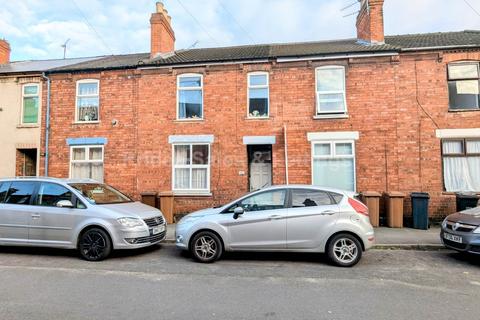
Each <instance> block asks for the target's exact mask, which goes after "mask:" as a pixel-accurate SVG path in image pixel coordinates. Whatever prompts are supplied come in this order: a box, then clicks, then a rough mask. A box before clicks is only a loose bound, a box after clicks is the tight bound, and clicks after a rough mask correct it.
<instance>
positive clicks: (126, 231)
mask: <svg viewBox="0 0 480 320" xmlns="http://www.w3.org/2000/svg"><path fill="white" fill-rule="evenodd" d="M166 231H167V229H166V222H165V219H164V217H163V215H162V213H161V212H160V211H159V210H157V209H155V208H152V207H150V206H147V205H145V204H142V203H139V202H134V201H133V200H131V199H130V198H128V197H127V196H126V195H124V194H122V193H121V192H119V191H117V190H115V189H114V188H112V187H110V186H108V185H106V184H102V183H98V182H95V181H92V180H66V179H55V178H16V179H0V245H14V246H17V245H18V246H43V247H56V248H66V249H78V250H79V252H80V254H81V256H82V257H83V258H84V259H86V260H89V261H99V260H102V259H105V258H106V257H107V256H108V255H109V254H110V253H111V252H112V250H113V249H135V248H142V247H147V246H151V245H154V244H157V243H159V242H161V241H162V240H164V239H165V236H166Z"/></svg>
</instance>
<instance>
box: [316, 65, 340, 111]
mask: <svg viewBox="0 0 480 320" xmlns="http://www.w3.org/2000/svg"><path fill="white" fill-rule="evenodd" d="M330 69H333V70H335V69H338V70H342V72H343V91H318V73H319V71H320V70H330ZM346 77H347V74H346V68H345V67H344V66H338V65H329V66H321V67H317V68H315V115H316V116H322V115H332V114H334V115H345V114H347V113H348V108H347V94H346V92H347V79H346ZM340 93H341V94H343V104H344V106H345V109H344V110H342V111H321V110H320V99H319V96H320V95H321V94H340Z"/></svg>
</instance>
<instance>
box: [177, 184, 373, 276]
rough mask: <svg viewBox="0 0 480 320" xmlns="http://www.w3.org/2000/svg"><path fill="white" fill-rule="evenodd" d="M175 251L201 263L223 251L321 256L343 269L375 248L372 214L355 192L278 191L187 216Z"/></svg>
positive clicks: (297, 187) (294, 187) (289, 188)
mask: <svg viewBox="0 0 480 320" xmlns="http://www.w3.org/2000/svg"><path fill="white" fill-rule="evenodd" d="M175 237H176V245H177V247H179V248H181V249H184V250H189V251H190V252H191V254H192V255H193V257H194V259H196V260H197V261H199V262H213V261H215V260H217V259H218V258H220V256H221V255H222V253H223V252H224V251H286V252H319V253H324V252H326V253H327V254H328V257H329V258H330V260H331V261H332V262H333V263H334V264H336V265H338V266H342V267H350V266H353V265H355V264H356V263H358V261H359V260H360V258H361V256H362V252H363V251H365V250H367V249H369V248H371V247H372V245H373V244H374V240H375V237H374V231H373V228H372V225H371V224H370V220H369V216H368V209H367V207H366V206H365V205H363V204H362V203H361V202H359V201H357V200H355V199H354V194H353V193H352V192H347V191H341V190H336V189H329V188H319V187H314V186H311V185H283V186H274V187H269V188H266V189H262V190H260V191H256V192H253V193H250V194H247V195H245V196H243V197H241V198H240V199H237V200H235V201H233V202H231V203H229V204H226V205H224V206H221V207H218V208H211V209H205V210H200V211H197V212H194V213H191V214H189V215H187V216H185V217H184V218H183V219H181V220H180V222H179V223H177V226H176V234H175Z"/></svg>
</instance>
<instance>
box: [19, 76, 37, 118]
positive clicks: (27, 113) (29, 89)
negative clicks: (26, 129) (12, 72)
mask: <svg viewBox="0 0 480 320" xmlns="http://www.w3.org/2000/svg"><path fill="white" fill-rule="evenodd" d="M38 88H39V85H38V84H25V85H24V86H23V88H22V96H23V106H22V123H23V124H35V123H38V103H39V99H38V95H39V89H38Z"/></svg>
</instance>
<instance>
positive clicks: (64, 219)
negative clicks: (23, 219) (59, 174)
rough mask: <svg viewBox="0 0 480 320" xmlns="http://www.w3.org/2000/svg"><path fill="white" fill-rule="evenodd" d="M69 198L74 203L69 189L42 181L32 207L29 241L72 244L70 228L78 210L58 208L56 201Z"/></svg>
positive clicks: (73, 224)
mask: <svg viewBox="0 0 480 320" xmlns="http://www.w3.org/2000/svg"><path fill="white" fill-rule="evenodd" d="M61 200H69V201H71V202H72V203H74V200H73V194H72V192H71V191H70V190H68V189H67V188H65V187H64V186H61V185H59V184H56V183H50V182H42V183H41V184H40V187H39V188H38V192H37V196H36V198H35V200H34V206H33V207H32V210H33V214H32V215H31V221H30V229H29V241H30V242H31V243H35V244H45V245H49V244H54V245H66V246H69V245H71V244H72V234H73V232H72V230H73V228H74V226H75V222H76V217H77V214H78V212H79V210H82V209H75V208H59V207H57V203H58V202H59V201H61Z"/></svg>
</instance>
